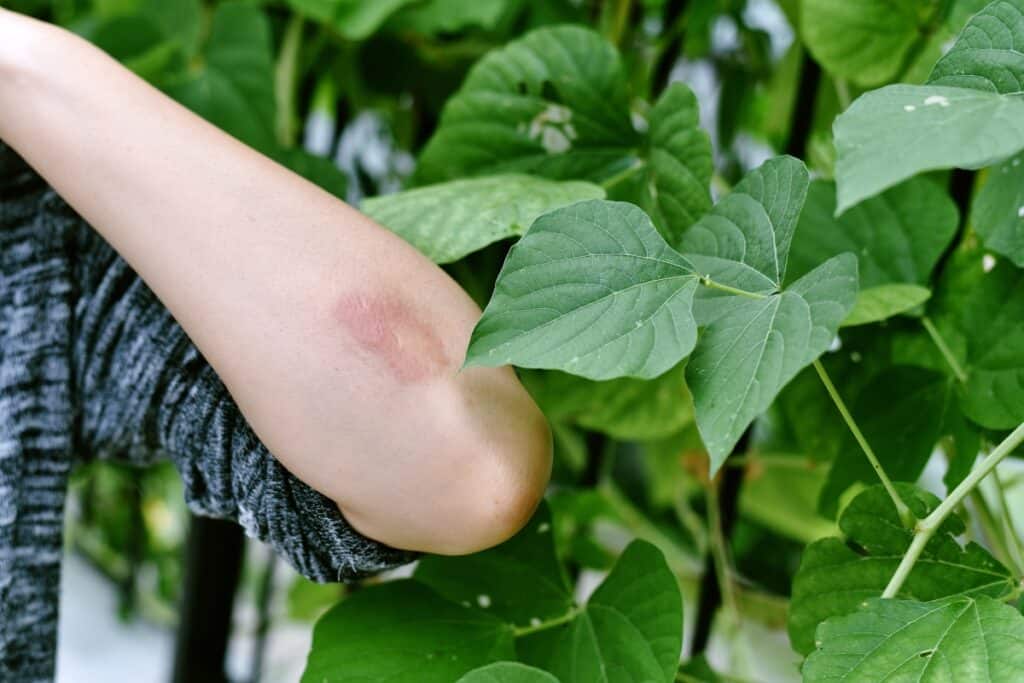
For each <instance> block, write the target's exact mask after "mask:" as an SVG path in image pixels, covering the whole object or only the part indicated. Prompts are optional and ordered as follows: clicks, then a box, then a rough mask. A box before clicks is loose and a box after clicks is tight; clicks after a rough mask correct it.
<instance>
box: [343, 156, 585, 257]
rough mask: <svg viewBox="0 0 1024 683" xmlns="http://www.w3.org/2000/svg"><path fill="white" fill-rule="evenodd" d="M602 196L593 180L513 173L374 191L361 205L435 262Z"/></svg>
mask: <svg viewBox="0 0 1024 683" xmlns="http://www.w3.org/2000/svg"><path fill="white" fill-rule="evenodd" d="M603 198H604V190H603V189H601V188H600V187H598V186H596V185H591V184H590V183H584V182H557V181H554V180H546V179H543V178H534V177H531V176H526V175H519V174H509V175H499V176H490V177H484V178H472V179H467V180H453V181H450V182H447V183H441V184H438V185H430V186H428V187H422V188H419V189H414V190H408V191H406V192H400V193H398V194H392V195H385V196H382V197H375V198H372V199H367V200H366V201H365V202H363V205H362V210H363V211H364V212H365V213H366V214H367V215H369V216H370V217H371V218H373V219H375V220H376V221H378V222H379V223H381V224H383V225H384V226H386V227H387V228H388V229H390V230H391V231H393V232H395V233H397V234H398V235H399V236H400V237H402V238H403V239H404V240H405V241H407V242H409V244H411V245H412V246H414V247H416V248H417V249H418V250H419V251H420V253H422V254H423V255H424V256H426V257H428V258H430V259H431V260H432V261H434V262H435V263H449V262H451V261H457V260H459V259H460V258H462V257H463V256H465V255H466V254H470V253H472V252H474V251H477V250H478V249H482V248H483V247H485V246H487V245H488V244H491V243H492V242H496V241H498V240H501V239H505V238H508V237H512V236H515V235H521V234H523V233H524V232H525V231H526V229H527V228H528V227H529V226H530V224H531V223H533V221H534V220H536V219H537V217H538V216H540V215H541V214H544V213H547V212H548V211H551V210H553V209H557V208H560V207H562V206H566V205H568V204H572V203H574V202H577V201H581V200H584V199H603Z"/></svg>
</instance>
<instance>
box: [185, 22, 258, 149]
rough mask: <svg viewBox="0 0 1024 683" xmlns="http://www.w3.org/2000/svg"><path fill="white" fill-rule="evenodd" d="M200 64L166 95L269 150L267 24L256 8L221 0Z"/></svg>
mask: <svg viewBox="0 0 1024 683" xmlns="http://www.w3.org/2000/svg"><path fill="white" fill-rule="evenodd" d="M202 56H203V58H204V66H203V67H202V68H201V69H200V70H199V71H198V72H196V73H195V74H194V75H192V76H189V77H188V78H186V79H184V80H180V81H177V82H175V83H171V84H169V85H168V86H167V88H166V89H167V92H168V94H169V95H171V97H174V98H175V99H176V100H178V101H179V102H181V103H182V104H184V105H185V106H186V107H188V108H189V109H191V110H192V111H194V112H196V113H197V114H199V115H200V116H202V117H203V118H205V119H207V120H208V121H210V122H211V123H213V124H214V125H216V126H218V127H220V128H222V129H224V130H225V131H227V132H228V133H230V134H231V135H233V136H235V137H236V138H238V139H239V140H241V141H242V142H244V143H246V144H247V145H250V146H251V147H254V148H256V149H257V150H259V151H261V152H264V153H267V154H270V153H272V152H273V150H274V149H276V144H277V143H276V139H275V135H274V114H275V111H276V105H275V102H274V80H273V69H274V65H273V61H274V56H273V53H272V51H271V41H270V26H269V25H268V23H267V20H266V18H265V17H264V16H263V13H262V12H261V11H260V9H259V8H258V7H255V6H253V5H250V4H247V3H245V2H225V3H223V4H221V5H219V6H218V7H217V10H216V12H215V13H214V15H213V23H212V26H211V28H210V37H209V39H208V40H207V42H206V45H205V46H204V47H203V50H202Z"/></svg>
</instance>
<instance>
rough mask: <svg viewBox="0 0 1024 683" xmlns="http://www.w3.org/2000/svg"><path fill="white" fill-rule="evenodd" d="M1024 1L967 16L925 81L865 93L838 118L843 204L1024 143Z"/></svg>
mask: <svg viewBox="0 0 1024 683" xmlns="http://www.w3.org/2000/svg"><path fill="white" fill-rule="evenodd" d="M1021 40H1024V1H1022V0H998V1H997V2H993V3H991V4H990V5H988V6H987V7H985V9H983V10H982V11H981V12H978V13H977V14H976V15H974V17H973V18H972V19H971V20H970V21H969V22H968V23H967V26H966V27H964V30H963V31H962V32H961V33H960V36H959V37H958V38H957V41H956V43H955V44H954V45H953V47H952V48H951V49H950V50H949V52H948V53H947V54H946V55H945V56H943V57H942V58H941V59H940V60H939V61H938V63H937V64H936V65H935V69H934V70H933V71H932V74H931V77H930V78H929V81H928V85H926V86H904V85H894V86H889V87H887V88H882V89H881V90H876V91H874V92H869V93H867V94H866V95H864V96H862V97H860V98H859V99H858V100H857V101H856V102H854V103H853V106H851V107H850V109H849V110H847V111H846V112H845V113H844V114H843V115H841V116H840V117H839V118H838V119H837V120H836V123H835V138H836V148H837V152H838V161H837V164H836V179H837V180H838V182H839V207H838V209H839V211H844V210H845V209H847V208H849V207H850V206H853V205H854V204H856V203H857V202H858V201H860V200H861V199H864V198H865V197H870V196H872V195H874V194H876V193H878V192H879V191H881V190H884V189H885V188H887V187H890V186H891V185H894V184H895V183H897V182H899V181H900V180H903V179H905V178H909V177H911V176H913V175H915V174H917V173H920V172H922V171H929V170H936V169H945V168H968V169H975V168H982V167H984V166H989V165H991V164H994V163H997V162H999V161H1002V160H1004V159H1007V158H1009V157H1011V156H1013V155H1014V154H1016V153H1017V152H1018V151H1020V150H1021V149H1022V148H1024V124H1021V123H1020V121H1021V114H1022V108H1024V100H1021V99H1020V98H1019V97H1014V96H1013V95H1016V94H1019V93H1021V92H1022V91H1024V85H1022V84H1024V57H1021V52H1020V42H1021Z"/></svg>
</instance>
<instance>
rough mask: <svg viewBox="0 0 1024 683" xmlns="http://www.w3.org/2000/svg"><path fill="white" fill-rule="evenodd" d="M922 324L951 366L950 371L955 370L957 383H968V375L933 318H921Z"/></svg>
mask: <svg viewBox="0 0 1024 683" xmlns="http://www.w3.org/2000/svg"><path fill="white" fill-rule="evenodd" d="M921 324H922V325H924V329H925V330H927V331H928V336H929V337H931V338H932V342H934V343H935V347H936V348H937V349H938V350H939V353H941V354H942V357H943V358H945V359H946V363H948V364H949V367H950V369H951V370H953V374H954V375H956V379H957V381H958V382H960V383H961V384H964V383H965V382H967V373H966V372H964V369H963V368H962V367H960V363H958V362H957V360H956V356H954V355H953V351H952V350H951V349H950V348H949V345H948V344H946V340H945V339H944V338H943V337H942V335H941V334H940V333H939V330H938V328H937V327H935V324H934V323H933V322H932V320H931V318H929V317H928V316H924V317H923V318H921Z"/></svg>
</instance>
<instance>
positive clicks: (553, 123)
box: [417, 26, 641, 182]
mask: <svg viewBox="0 0 1024 683" xmlns="http://www.w3.org/2000/svg"><path fill="white" fill-rule="evenodd" d="M629 111H630V108H629V91H628V88H627V83H626V79H625V74H624V72H623V68H622V63H621V60H620V59H619V55H618V53H617V52H616V51H615V49H614V47H612V45H610V44H609V43H607V42H606V41H605V40H604V39H603V38H601V36H600V35H599V34H597V33H595V32H594V31H591V30H589V29H586V28H582V27H578V26H559V27H554V28H543V29H538V30H536V31H533V32H531V33H528V34H526V35H525V36H523V37H522V38H520V39H519V40H515V41H513V42H511V43H509V44H508V45H506V46H505V47H503V48H500V49H498V50H495V51H493V52H490V53H489V54H487V55H486V56H485V57H484V58H483V59H481V60H480V61H479V62H477V64H476V65H474V67H473V69H472V70H471V71H470V73H469V76H467V78H466V81H465V82H464V83H463V85H462V88H461V89H460V90H459V91H458V92H457V93H456V94H455V95H454V96H453V97H452V98H451V99H450V100H449V101H448V103H447V104H446V106H445V108H444V111H443V113H442V115H441V122H440V124H439V126H438V129H437V132H436V133H435V134H434V136H433V137H432V138H431V139H430V141H429V142H428V144H427V146H426V148H425V149H424V151H423V154H422V155H421V157H420V163H419V167H418V169H417V174H418V177H419V178H421V179H422V180H424V181H427V182H437V181H441V180H451V179H455V178H460V177H462V176H466V175H481V174H493V173H503V172H526V173H531V174H534V175H541V176H545V177H548V178H556V179H568V178H587V179H591V178H595V177H596V178H601V177H603V176H605V175H607V174H608V173H609V172H610V171H612V170H614V167H615V164H616V163H620V162H621V161H622V159H623V156H624V152H625V151H627V150H630V149H637V148H638V147H639V145H640V143H641V136H640V134H639V133H637V131H636V130H635V129H634V128H633V125H632V123H631V122H630V118H629Z"/></svg>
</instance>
